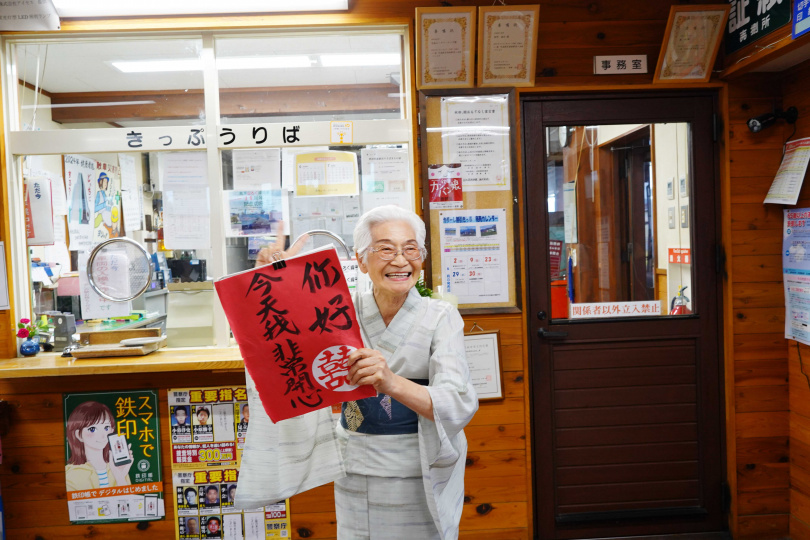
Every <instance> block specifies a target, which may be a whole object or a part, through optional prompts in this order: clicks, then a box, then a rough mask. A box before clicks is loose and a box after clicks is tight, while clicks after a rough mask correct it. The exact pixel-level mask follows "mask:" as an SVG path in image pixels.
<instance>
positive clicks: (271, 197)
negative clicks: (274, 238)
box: [226, 189, 283, 236]
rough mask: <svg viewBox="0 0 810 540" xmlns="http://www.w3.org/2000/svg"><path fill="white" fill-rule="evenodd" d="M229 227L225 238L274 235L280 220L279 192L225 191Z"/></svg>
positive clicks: (280, 200)
mask: <svg viewBox="0 0 810 540" xmlns="http://www.w3.org/2000/svg"><path fill="white" fill-rule="evenodd" d="M226 193H227V194H228V198H227V202H228V214H229V215H230V226H229V227H228V230H227V236H262V235H270V234H275V232H276V224H277V223H278V222H279V221H280V220H281V219H282V217H283V216H282V210H281V203H282V197H281V190H279V189H277V190H273V191H270V190H268V191H226Z"/></svg>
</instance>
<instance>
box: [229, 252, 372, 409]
mask: <svg viewBox="0 0 810 540" xmlns="http://www.w3.org/2000/svg"><path fill="white" fill-rule="evenodd" d="M215 286H216V290H217V294H218V295H219V300H220V302H221V303H222V307H223V309H224V310H225V315H226V316H227V318H228V322H229V323H230V325H231V330H232V331H233V335H234V337H235V338H236V342H237V343H238V344H239V350H240V352H241V353H242V358H244V359H245V366H246V367H247V369H248V372H249V373H250V376H251V377H252V378H253V380H254V382H255V383H256V389H257V390H258V392H259V397H260V398H261V400H262V405H264V409H265V411H267V415H268V416H269V417H270V419H271V420H272V421H273V422H278V421H279V420H284V419H286V418H292V417H294V416H300V415H302V414H305V413H308V412H310V411H314V410H316V409H321V408H324V407H328V406H330V405H333V404H335V403H340V402H343V401H351V400H355V399H362V398H366V397H371V396H374V395H376V394H377V392H376V391H375V390H374V387H372V386H370V385H366V386H361V387H356V386H351V385H349V384H348V383H347V381H346V375H347V374H348V369H347V368H346V359H347V358H348V356H349V354H350V353H351V352H352V351H353V350H355V349H358V348H361V347H363V340H362V338H361V337H360V328H359V327H358V325H357V320H356V318H355V314H354V305H353V304H352V299H351V296H350V295H349V287H348V285H347V284H346V280H345V279H344V277H343V272H342V270H341V266H340V260H339V259H338V255H337V252H336V251H335V249H334V248H330V249H324V250H319V251H313V252H310V253H307V254H304V255H301V256H299V257H294V258H292V259H286V260H284V261H283V262H282V264H277V265H267V266H263V267H261V268H255V269H253V270H248V271H245V272H241V273H239V274H234V275H232V276H228V277H225V278H222V279H221V280H219V281H217V282H216V284H215Z"/></svg>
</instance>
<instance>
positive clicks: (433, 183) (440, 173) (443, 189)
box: [428, 163, 464, 210]
mask: <svg viewBox="0 0 810 540" xmlns="http://www.w3.org/2000/svg"><path fill="white" fill-rule="evenodd" d="M428 177H429V180H430V209H431V210H446V209H451V208H464V196H463V193H462V188H461V185H462V179H461V163H447V164H440V165H429V166H428Z"/></svg>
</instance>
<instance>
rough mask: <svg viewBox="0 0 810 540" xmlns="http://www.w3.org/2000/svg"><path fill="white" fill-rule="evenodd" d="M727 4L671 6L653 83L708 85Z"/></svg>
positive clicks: (726, 12)
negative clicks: (705, 83) (702, 83)
mask: <svg viewBox="0 0 810 540" xmlns="http://www.w3.org/2000/svg"><path fill="white" fill-rule="evenodd" d="M729 9H730V5H729V4H725V5H722V4H720V5H694V6H686V5H684V6H672V8H671V9H670V12H669V20H668V21H667V29H666V33H665V34H664V42H663V44H662V46H661V53H660V54H659V55H658V65H657V66H656V69H655V76H654V77H653V82H656V83H660V82H707V81H708V80H709V79H710V78H711V76H712V66H714V61H715V59H716V58H717V51H718V50H719V49H720V41H721V38H722V35H723V29H724V28H725V24H726V18H727V17H728V13H729Z"/></svg>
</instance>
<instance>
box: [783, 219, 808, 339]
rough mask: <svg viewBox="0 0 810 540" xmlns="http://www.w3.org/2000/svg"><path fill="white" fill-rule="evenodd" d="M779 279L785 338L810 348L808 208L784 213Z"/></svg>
mask: <svg viewBox="0 0 810 540" xmlns="http://www.w3.org/2000/svg"><path fill="white" fill-rule="evenodd" d="M782 278H783V281H784V284H785V338H786V339H795V340H796V341H798V342H799V343H804V344H805V345H810V208H797V209H795V210H785V223H784V229H783V234H782Z"/></svg>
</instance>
